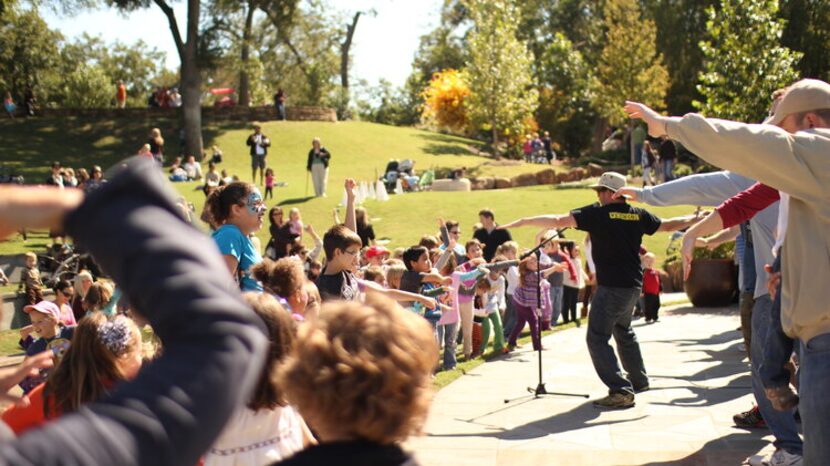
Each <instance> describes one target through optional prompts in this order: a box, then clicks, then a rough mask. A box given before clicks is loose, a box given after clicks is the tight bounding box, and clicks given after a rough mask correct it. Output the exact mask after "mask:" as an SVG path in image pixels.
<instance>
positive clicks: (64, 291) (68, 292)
mask: <svg viewBox="0 0 830 466" xmlns="http://www.w3.org/2000/svg"><path fill="white" fill-rule="evenodd" d="M61 294H63V295H64V296H67V297H71V296H72V294H73V293H72V290H61Z"/></svg>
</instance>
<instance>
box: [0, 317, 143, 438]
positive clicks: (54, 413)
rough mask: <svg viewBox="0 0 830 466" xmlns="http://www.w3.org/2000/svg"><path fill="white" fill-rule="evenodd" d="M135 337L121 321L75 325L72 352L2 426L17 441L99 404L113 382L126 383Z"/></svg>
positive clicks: (134, 369) (137, 362) (137, 363)
mask: <svg viewBox="0 0 830 466" xmlns="http://www.w3.org/2000/svg"><path fill="white" fill-rule="evenodd" d="M142 357H143V354H142V344H141V332H140V331H139V329H138V327H137V326H136V325H135V323H134V322H133V321H132V320H131V319H129V318H127V317H124V316H117V317H115V318H114V319H112V320H107V318H106V317H105V316H104V315H103V314H101V313H94V314H90V315H88V316H87V317H84V318H83V319H81V322H80V323H79V324H78V326H77V327H76V328H75V332H74V336H73V338H72V346H70V347H69V349H68V350H66V353H65V354H64V356H63V359H62V360H61V363H60V364H58V365H57V366H56V367H55V368H54V369H52V373H51V374H50V376H49V378H48V379H47V380H46V382H45V383H43V384H40V385H38V386H37V387H35V388H34V389H33V390H32V391H31V392H30V393H29V400H30V403H29V404H28V405H27V406H19V405H14V406H12V407H10V408H9V409H7V410H6V411H5V412H4V413H3V416H2V417H3V421H4V422H5V423H6V424H8V426H9V427H10V428H11V429H12V430H13V431H14V433H15V434H17V435H21V434H22V433H23V432H25V431H27V430H29V429H32V428H35V427H38V426H40V425H41V424H43V423H45V422H46V421H47V420H50V419H54V418H56V417H60V416H62V415H64V414H66V413H70V412H73V411H77V410H78V408H79V407H80V406H81V405H83V404H85V403H88V402H91V401H96V400H98V399H101V398H103V397H104V396H105V395H107V394H108V393H109V392H110V389H112V388H113V387H114V386H115V385H116V384H117V383H118V382H119V381H122V380H130V379H132V378H133V377H135V375H136V374H137V373H138V370H139V369H140V368H141V362H142Z"/></svg>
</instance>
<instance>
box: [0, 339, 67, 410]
mask: <svg viewBox="0 0 830 466" xmlns="http://www.w3.org/2000/svg"><path fill="white" fill-rule="evenodd" d="M52 364H54V361H53V359H52V352H51V351H44V352H42V353H40V354H37V355H35V356H32V357H28V358H26V360H24V361H23V363H22V364H20V365H19V366H17V367H6V368H3V369H0V401H5V402H8V403H14V404H16V405H18V406H21V407H25V406H28V405H29V398H28V397H27V396H26V395H23V396H21V397H18V396H15V395H12V394H10V393H8V392H9V390H11V389H12V387H14V386H15V385H17V384H19V383H20V382H21V381H22V380H23V379H25V378H26V377H33V376H36V375H38V372H39V371H40V369H47V368H49V367H52Z"/></svg>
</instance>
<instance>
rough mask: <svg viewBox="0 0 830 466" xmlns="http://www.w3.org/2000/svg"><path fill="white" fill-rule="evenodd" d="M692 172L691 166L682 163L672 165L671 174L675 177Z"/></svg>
mask: <svg viewBox="0 0 830 466" xmlns="http://www.w3.org/2000/svg"><path fill="white" fill-rule="evenodd" d="M693 173H694V170H692V167H690V166H688V165H686V164H684V163H678V164H677V165H675V166H674V172H673V174H674V177H675V178H680V177H683V176H689V175H691V174H693Z"/></svg>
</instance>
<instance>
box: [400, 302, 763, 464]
mask: <svg viewBox="0 0 830 466" xmlns="http://www.w3.org/2000/svg"><path fill="white" fill-rule="evenodd" d="M739 324H740V322H739V317H738V311H737V309H736V308H725V309H697V308H693V307H680V308H677V309H674V310H669V311H661V318H660V321H659V323H656V324H651V325H647V324H645V322H643V320H642V319H641V320H638V321H636V322H635V324H634V327H635V331H636V333H637V335H638V338H639V340H640V344H641V348H642V351H643V357H644V360H645V363H646V369H647V371H648V373H649V376H650V378H651V390H650V391H648V392H644V393H641V394H639V395H637V399H636V402H637V405H636V406H635V407H634V408H631V409H628V410H622V411H600V410H597V409H595V408H594V407H593V406H592V405H591V402H590V400H589V399H586V398H579V397H566V396H550V397H544V398H540V399H532V398H525V399H521V400H517V401H513V402H511V403H508V404H505V402H504V400H505V399H506V398H515V397H520V396H522V395H525V394H527V393H528V392H527V387H528V386H533V387H535V386H536V382H537V377H538V376H537V356H536V354H537V353H535V352H533V351H532V349H531V348H530V345H529V344H527V345H525V346H523V347H520V348H519V349H518V350H517V351H515V352H513V353H511V354H509V355H507V356H505V357H504V358H502V359H499V360H496V361H491V362H487V363H485V364H482V365H481V366H479V367H478V368H476V369H475V370H473V371H471V373H469V374H467V375H465V376H463V377H462V378H460V379H459V380H457V381H456V382H454V383H452V384H451V385H449V386H448V387H446V388H444V389H443V390H441V391H440V392H439V393H438V394H437V395H436V397H435V401H434V403H433V406H432V411H431V414H430V418H429V421H428V423H427V426H426V429H425V435H424V436H423V437H419V438H416V439H413V440H411V441H410V442H409V443H408V445H407V446H408V448H410V449H411V450H413V451H415V453H416V455H417V457H418V459H419V460H420V461H421V462H422V463H423V464H424V465H428V466H438V465H448V466H450V465H451V466H463V465H470V466H493V465H505V466H513V465H516V466H531V465H591V466H599V465H658V464H659V465H677V466H680V465H682V466H687V465H689V466H691V465H695V466H697V465H701V466H702V465H706V466H716V465H717V466H726V465H739V464H741V463H742V462H743V461H744V459H745V458H747V456H750V455H753V454H756V453H758V452H759V450H762V449H764V453H769V452H771V451H772V447H771V445H768V443H769V442H770V441H771V439H772V437H771V436H768V431H767V430H766V429H763V430H754V431H747V430H742V429H738V428H735V427H733V425H732V415H733V414H735V413H737V412H740V411H745V410H747V409H749V408H750V407H751V406H752V400H753V398H752V395H751V394H750V378H749V369H748V367H749V366H748V362H747V360H746V359H745V357H744V354H743V353H741V352H740V351H739V350H738V345H739V344H740V343H741V342H742V338H741V335H740V332H739V331H737V330H736V328H737V327H738V325H739ZM585 327H586V326H585V325H583V326H582V328H580V329H576V328H574V329H569V330H566V331H563V332H558V333H555V334H553V335H550V336H548V337H547V338H545V339H544V340H543V345H544V347H545V348H546V349H545V351H544V352H543V373H544V381H545V382H546V384H547V389H548V391H566V392H576V393H582V394H588V395H590V399H591V400H593V399H596V398H599V397H602V396H604V395H605V394H606V393H607V389H606V387H605V386H604V385H603V384H602V383H601V382H600V380H599V378H598V377H597V375H596V373H595V372H594V369H593V366H592V365H591V361H590V357H589V356H588V351H587V349H586V345H585Z"/></svg>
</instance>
